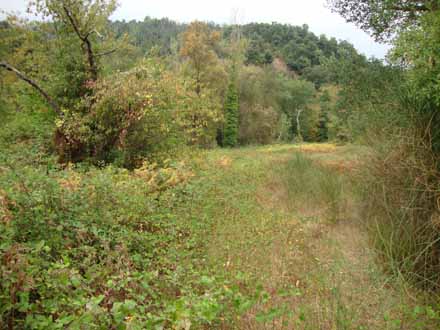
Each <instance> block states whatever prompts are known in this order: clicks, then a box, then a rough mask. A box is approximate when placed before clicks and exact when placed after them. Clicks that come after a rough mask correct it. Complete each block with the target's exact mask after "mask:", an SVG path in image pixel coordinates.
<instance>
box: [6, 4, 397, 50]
mask: <svg viewBox="0 0 440 330" xmlns="http://www.w3.org/2000/svg"><path fill="white" fill-rule="evenodd" d="M26 3H27V1H26V0H0V9H2V10H5V11H6V12H11V11H14V12H17V11H18V12H21V13H24V12H25V8H26ZM119 4H120V6H119V8H118V9H117V10H116V12H115V13H114V15H113V16H112V19H125V20H132V19H136V20H142V19H143V18H144V17H145V16H150V17H155V18H161V17H169V18H170V19H173V20H176V21H179V22H190V21H193V20H196V19H197V20H202V21H212V22H216V23H220V24H221V23H230V22H231V21H232V17H233V16H234V15H233V13H235V12H238V13H239V15H238V16H239V17H240V19H239V21H240V23H249V22H267V23H270V22H280V23H288V24H292V25H302V24H308V25H309V27H310V30H311V31H313V32H314V33H315V34H318V35H319V34H322V33H324V34H326V35H327V36H330V37H336V38H337V39H344V40H348V41H349V42H351V43H352V44H354V46H355V47H356V48H357V49H358V50H359V51H360V52H361V53H364V54H365V55H367V56H375V57H378V58H383V57H384V55H385V54H386V51H387V49H388V48H389V47H388V46H386V45H381V44H378V43H375V42H374V40H373V39H371V38H370V37H369V36H368V35H367V34H366V33H364V32H363V31H361V30H359V29H358V28H356V27H355V26H354V25H353V24H348V23H346V22H345V21H344V20H343V19H342V18H341V17H339V15H337V14H334V13H332V12H331V11H330V9H328V8H326V4H325V0H269V1H268V0H265V1H261V0H240V1H234V0H216V1H209V0H185V1H182V0H156V1H153V0H119Z"/></svg>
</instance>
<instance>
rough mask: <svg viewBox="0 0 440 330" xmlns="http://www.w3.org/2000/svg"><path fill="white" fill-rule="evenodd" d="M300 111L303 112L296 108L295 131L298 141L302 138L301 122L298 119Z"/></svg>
mask: <svg viewBox="0 0 440 330" xmlns="http://www.w3.org/2000/svg"><path fill="white" fill-rule="evenodd" d="M301 112H303V110H297V112H296V131H297V133H298V139H299V140H300V141H302V140H303V137H302V134H301V123H300V121H299V117H300V116H301Z"/></svg>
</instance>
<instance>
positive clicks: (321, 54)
mask: <svg viewBox="0 0 440 330" xmlns="http://www.w3.org/2000/svg"><path fill="white" fill-rule="evenodd" d="M208 25H209V27H210V28H211V29H213V30H217V31H220V32H222V37H223V41H224V43H227V42H228V40H229V39H230V37H231V35H233V34H234V31H235V28H236V27H235V26H234V25H222V26H220V25H217V24H214V23H208ZM187 27H188V24H184V23H177V22H175V21H172V20H169V19H168V18H162V19H155V18H150V17H146V18H145V19H144V20H143V21H135V20H132V21H128V22H126V21H125V20H123V21H114V22H110V29H111V30H112V31H113V32H114V33H115V36H116V37H122V36H124V35H128V36H129V39H128V40H129V42H130V44H132V45H133V46H135V47H137V48H138V50H139V54H143V55H144V54H148V53H149V52H150V51H151V50H152V49H156V51H157V52H158V53H159V54H161V55H172V54H173V53H175V52H176V51H177V49H178V47H179V35H180V34H181V33H182V32H183V31H184V30H185V29H186V28H187ZM240 33H241V34H242V36H243V37H244V38H245V39H246V51H245V54H244V56H245V59H244V61H245V63H246V64H254V65H259V66H262V65H266V64H272V63H273V62H274V60H276V59H282V61H283V62H284V63H285V64H286V65H287V67H288V68H289V70H291V71H294V72H295V73H297V74H301V75H302V74H304V75H305V78H306V79H307V80H310V81H312V82H316V83H317V84H323V83H326V82H329V79H330V76H329V74H328V72H327V71H326V70H325V68H324V67H321V65H323V64H325V61H326V60H328V59H331V58H338V59H339V58H341V57H342V56H345V54H346V53H349V54H350V55H351V56H353V57H360V58H362V59H363V60H364V61H366V58H365V57H364V56H362V55H360V54H358V52H357V51H356V49H355V48H354V47H353V45H352V44H350V43H349V42H347V41H345V40H341V41H338V40H337V39H336V38H334V37H330V38H329V37H327V36H326V35H323V34H322V35H320V36H317V35H315V34H314V33H313V32H311V31H310V30H309V27H308V26H307V25H306V24H304V25H302V26H292V25H289V24H280V23H276V22H273V23H271V24H269V23H249V24H244V25H241V26H240ZM219 56H220V57H224V56H227V54H225V53H220V54H219Z"/></svg>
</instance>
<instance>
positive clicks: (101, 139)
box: [57, 60, 220, 168]
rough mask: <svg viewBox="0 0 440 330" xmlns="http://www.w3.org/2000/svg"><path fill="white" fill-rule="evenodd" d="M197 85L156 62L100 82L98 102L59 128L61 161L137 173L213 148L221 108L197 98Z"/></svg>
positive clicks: (88, 102)
mask: <svg viewBox="0 0 440 330" xmlns="http://www.w3.org/2000/svg"><path fill="white" fill-rule="evenodd" d="M193 83H194V82H192V81H191V80H189V81H188V80H187V81H185V80H183V79H180V78H179V77H176V76H175V75H173V74H172V73H171V72H168V71H166V70H165V68H164V66H163V65H162V64H161V63H159V62H157V61H155V60H150V61H148V62H145V63H143V64H142V65H140V66H138V67H137V68H135V69H133V70H131V71H129V72H126V73H117V74H115V75H112V76H110V77H108V78H105V79H103V80H101V81H99V82H98V83H97V84H96V86H93V89H94V93H93V96H91V97H89V98H84V99H83V100H82V102H81V104H80V105H79V106H78V107H77V109H73V110H66V111H65V112H64V116H63V118H62V119H60V120H59V121H58V122H57V126H58V128H59V132H60V134H59V138H58V139H57V142H58V152H59V154H60V157H61V160H62V161H64V162H66V161H78V160H83V159H86V158H91V159H92V160H93V162H95V163H97V162H105V163H110V162H115V161H116V162H117V163H118V164H120V165H122V166H125V167H129V168H131V167H136V166H138V165H139V164H141V163H142V161H143V160H144V159H150V160H152V159H155V158H157V157H158V156H161V155H163V154H165V155H166V154H169V153H170V152H172V151H173V150H174V149H175V148H177V147H179V146H181V145H184V144H188V143H189V144H198V145H209V144H212V143H213V142H212V141H214V138H215V131H216V127H217V126H216V125H217V122H218V121H219V120H220V115H219V107H218V104H217V103H216V101H215V98H213V97H212V96H211V95H209V93H205V94H202V95H198V94H196V93H195V92H194V91H193V88H192V87H193V86H192V85H193ZM165 157H166V156H165Z"/></svg>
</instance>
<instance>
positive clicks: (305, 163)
mask: <svg viewBox="0 0 440 330" xmlns="http://www.w3.org/2000/svg"><path fill="white" fill-rule="evenodd" d="M356 152H357V153H356ZM298 153H300V155H299V156H298ZM353 153H356V154H353ZM362 154H365V151H364V150H362V149H361V148H359V149H356V148H354V147H351V146H349V147H337V146H334V145H329V144H323V145H301V146H292V145H279V146H270V147H264V148H261V147H260V148H245V149H241V150H235V151H230V152H228V154H227V157H228V159H231V161H230V162H229V165H230V167H229V168H228V172H229V174H228V175H232V176H234V178H235V179H234V181H235V182H236V183H237V184H238V185H243V184H244V185H246V191H239V192H238V194H237V200H238V199H241V200H242V201H243V200H247V201H248V202H249V204H248V205H246V207H245V206H244V205H241V207H242V208H243V209H240V207H237V208H236V207H235V206H229V207H230V209H229V210H228V213H227V218H228V219H225V222H224V223H223V224H221V225H219V226H218V227H217V228H216V229H215V233H214V237H215V238H214V239H213V240H212V241H211V252H210V254H211V256H212V257H213V258H216V259H220V260H222V262H223V265H224V267H225V268H227V271H228V272H230V273H237V272H243V273H247V274H251V275H250V276H251V277H252V278H254V279H255V280H256V281H257V282H259V283H262V285H263V287H264V290H265V291H266V292H267V297H266V298H265V299H262V300H261V301H260V302H259V303H258V304H257V305H255V306H254V307H253V308H252V309H251V310H250V311H249V312H248V313H246V314H245V315H244V316H243V317H241V318H240V319H239V320H237V323H236V325H235V326H234V327H233V329H249V330H251V329H252V330H260V329H261V330H269V329H274V330H278V329H279V330H281V329H304V330H308V329H310V330H317V329H323V330H324V329H329V330H334V329H337V330H339V329H378V330H379V329H380V330H382V329H390V330H394V329H396V330H397V329H399V330H401V329H408V330H412V329H416V328H415V324H416V323H415V322H419V321H420V320H417V318H416V319H414V317H413V314H411V311H412V308H413V307H414V304H415V303H414V302H412V301H410V300H409V298H408V296H407V295H405V294H404V293H403V292H402V291H401V290H400V289H399V288H398V287H396V286H394V285H390V283H392V282H391V281H390V279H389V278H387V277H386V276H385V275H384V274H383V273H382V272H381V270H380V269H379V268H378V267H377V266H376V263H375V260H376V259H375V254H374V252H373V250H372V248H371V247H370V245H369V241H368V238H367V234H366V232H365V231H364V230H363V229H362V228H363V227H362V226H360V225H359V218H358V212H357V205H356V203H355V201H354V199H353V198H352V197H350V196H352V193H353V191H351V187H350V180H346V179H345V178H341V177H342V176H343V175H342V174H341V172H340V171H339V170H338V168H342V167H344V166H345V163H346V162H347V163H348V164H350V171H351V170H353V168H354V167H355V166H357V164H360V160H359V157H360V156H359V155H362ZM219 157H220V163H219V162H218V159H219ZM222 157H225V156H224V155H214V159H216V160H215V162H216V163H217V164H220V165H219V167H220V168H221V167H222V165H221V163H222V161H221V159H223V158H222ZM295 157H302V158H301V159H300V161H299V162H298V161H295ZM304 157H306V158H307V159H305V160H303V158H304ZM292 161H293V163H292ZM338 161H339V162H340V163H338ZM292 164H293V165H292ZM334 164H338V166H334ZM350 171H349V170H346V171H343V172H344V173H347V172H350ZM302 172H305V173H306V175H304V177H303V179H304V181H298V183H300V185H299V186H298V187H297V188H296V190H295V189H294V191H293V193H292V192H291V193H289V189H290V188H289V186H288V185H289V182H290V181H289V177H296V178H298V177H300V176H301V173H302ZM303 174H304V173H303ZM313 177H315V178H317V181H316V182H311V181H310V180H312V179H311V178H313ZM329 178H330V179H329ZM319 180H329V181H328V184H329V185H334V186H335V187H332V188H331V189H323V190H322V191H318V190H319V189H320V188H319V184H320V183H322V181H319ZM231 184H232V183H231ZM306 186H312V188H313V189H312V190H309V189H307V187H306ZM301 187H302V188H304V189H300V188H301ZM231 188H233V187H231ZM334 199H335V200H336V199H338V203H339V204H338V207H337V216H336V217H335V216H334V213H333V212H329V205H328V204H329V203H331V202H334V201H335V200H334ZM426 324H427V323H426ZM229 328H230V327H226V326H225V329H229ZM424 329H425V328H424ZM426 329H429V328H426ZM431 329H434V328H431Z"/></svg>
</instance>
